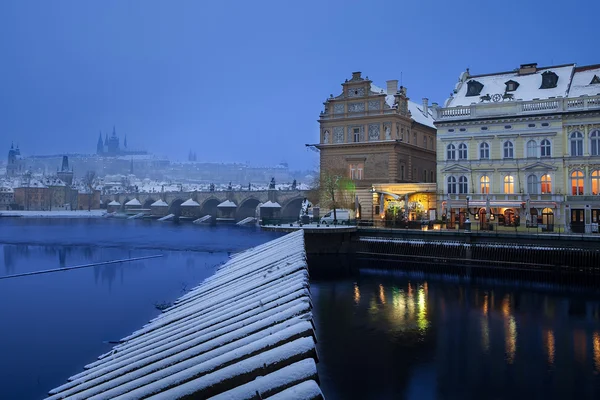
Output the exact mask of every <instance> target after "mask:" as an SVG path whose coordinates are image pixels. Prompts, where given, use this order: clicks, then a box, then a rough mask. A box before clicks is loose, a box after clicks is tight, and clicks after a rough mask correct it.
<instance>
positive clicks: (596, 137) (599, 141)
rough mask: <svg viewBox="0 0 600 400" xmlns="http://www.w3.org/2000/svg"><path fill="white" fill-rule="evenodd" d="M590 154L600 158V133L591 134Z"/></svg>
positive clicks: (596, 131)
mask: <svg viewBox="0 0 600 400" xmlns="http://www.w3.org/2000/svg"><path fill="white" fill-rule="evenodd" d="M590 154H591V155H592V156H600V131H598V130H595V131H592V132H590Z"/></svg>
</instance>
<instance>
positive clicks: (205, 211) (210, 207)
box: [200, 197, 221, 219]
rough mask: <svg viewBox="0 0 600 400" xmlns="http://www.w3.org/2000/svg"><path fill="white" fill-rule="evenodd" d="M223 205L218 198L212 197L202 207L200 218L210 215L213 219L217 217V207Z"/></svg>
mask: <svg viewBox="0 0 600 400" xmlns="http://www.w3.org/2000/svg"><path fill="white" fill-rule="evenodd" d="M220 203H221V200H219V199H217V198H216V197H210V198H208V199H206V200H204V202H203V203H202V204H201V205H200V216H205V215H210V216H211V217H213V219H214V218H216V217H217V206H218V205H219V204H220Z"/></svg>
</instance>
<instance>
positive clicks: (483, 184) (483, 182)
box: [479, 175, 490, 194]
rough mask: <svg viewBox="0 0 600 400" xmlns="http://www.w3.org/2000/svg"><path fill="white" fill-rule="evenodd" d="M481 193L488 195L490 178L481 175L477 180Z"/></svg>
mask: <svg viewBox="0 0 600 400" xmlns="http://www.w3.org/2000/svg"><path fill="white" fill-rule="evenodd" d="M479 183H480V188H481V193H483V194H490V177H489V176H487V175H483V176H482V177H481V178H480V179H479Z"/></svg>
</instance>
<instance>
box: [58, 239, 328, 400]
mask: <svg viewBox="0 0 600 400" xmlns="http://www.w3.org/2000/svg"><path fill="white" fill-rule="evenodd" d="M311 308H312V304H311V300H310V292H309V280H308V267H307V265H306V252H305V249H304V234H303V231H297V232H294V233H290V234H288V235H286V236H283V237H281V238H279V239H276V240H273V241H270V242H268V243H265V244H263V245H260V246H257V247H255V248H252V249H249V250H246V251H244V252H241V253H239V254H236V255H235V256H233V257H232V258H231V260H230V261H229V262H227V263H226V264H224V265H222V266H221V267H219V269H218V270H217V272H216V273H215V274H214V275H213V276H211V277H210V278H208V279H206V280H205V281H204V282H203V283H202V284H200V285H199V286H197V287H196V288H194V289H192V290H191V291H190V292H189V293H187V294H186V295H184V296H182V297H181V298H179V299H178V300H177V301H176V302H175V304H174V305H173V306H172V307H170V308H168V309H167V310H165V311H164V312H163V313H162V314H161V315H160V316H158V317H157V318H155V319H153V320H151V321H150V322H149V323H148V324H146V325H145V326H143V327H142V328H141V329H139V330H137V331H136V332H134V333H132V334H131V335H129V336H127V337H125V338H123V339H122V340H121V341H120V343H119V344H118V345H117V346H115V347H114V348H113V350H112V351H110V352H108V353H106V354H103V355H101V356H100V357H98V360H97V361H95V362H93V363H91V364H88V365H87V366H85V370H84V371H83V372H81V373H79V374H76V375H74V376H72V377H71V378H69V382H67V383H66V384H64V385H62V386H60V387H58V388H56V389H53V390H51V391H50V393H49V395H50V396H49V397H48V399H140V398H152V399H183V398H190V399H191V398H198V399H208V398H214V399H221V400H225V399H227V400H233V399H260V398H261V399H268V398H273V399H280V398H281V399H283V398H289V396H292V397H293V398H294V399H299V400H302V399H306V400H309V399H310V400H313V399H323V394H322V393H321V390H320V388H319V386H318V376H317V369H316V364H315V363H316V362H317V361H318V359H317V353H316V347H315V341H316V338H315V333H314V324H313V321H312V314H311Z"/></svg>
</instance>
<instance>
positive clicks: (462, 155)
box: [458, 143, 467, 160]
mask: <svg viewBox="0 0 600 400" xmlns="http://www.w3.org/2000/svg"><path fill="white" fill-rule="evenodd" d="M458 159H459V160H466V159H467V145H466V144H464V143H461V144H459V145H458Z"/></svg>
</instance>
